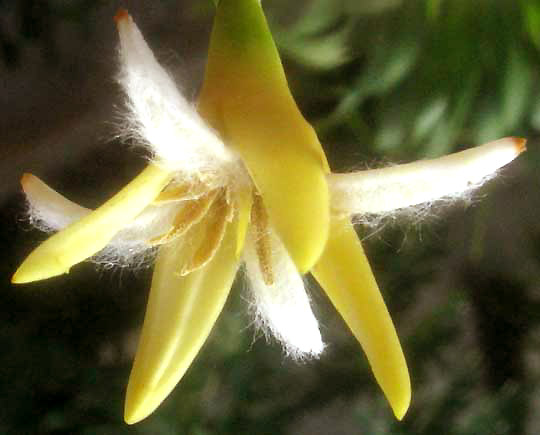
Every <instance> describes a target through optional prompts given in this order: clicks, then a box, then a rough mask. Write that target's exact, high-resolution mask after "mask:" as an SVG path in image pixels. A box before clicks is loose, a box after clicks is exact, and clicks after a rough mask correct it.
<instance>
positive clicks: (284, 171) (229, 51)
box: [199, 0, 329, 273]
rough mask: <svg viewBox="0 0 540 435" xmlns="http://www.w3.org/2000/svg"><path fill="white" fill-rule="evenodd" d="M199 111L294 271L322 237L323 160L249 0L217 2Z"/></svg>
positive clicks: (318, 248)
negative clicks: (248, 182)
mask: <svg viewBox="0 0 540 435" xmlns="http://www.w3.org/2000/svg"><path fill="white" fill-rule="evenodd" d="M199 112H200V113H201V114H202V116H203V117H204V118H205V119H206V120H207V121H208V122H210V124H211V125H212V126H213V127H214V128H216V129H217V130H218V131H219V132H220V133H221V136H222V138H223V139H224V140H225V141H226V143H227V144H229V145H230V146H231V147H232V148H234V150H236V151H237V152H238V153H239V154H240V156H241V157H242V159H243V161H244V163H245V164H246V166H247V169H248V171H249V173H250V175H251V177H252V179H253V181H254V183H255V185H256V187H257V189H258V191H259V192H260V194H261V195H262V197H263V202H264V204H265V206H266V208H267V210H268V214H269V216H270V221H271V223H272V225H273V226H274V228H275V229H276V231H277V232H278V234H279V236H280V238H281V240H282V241H283V243H284V244H285V246H286V247H287V250H288V251H289V253H290V255H291V257H292V259H293V261H294V262H295V264H296V266H297V267H298V269H299V271H300V272H301V273H305V272H307V271H308V270H309V269H310V268H311V266H312V265H313V264H314V263H315V261H316V260H317V258H318V257H319V256H320V254H321V252H322V250H323V248H324V244H325V243H326V239H327V236H328V225H329V197H328V187H327V184H326V178H325V172H327V171H328V164H327V162H326V157H325V155H324V152H323V150H322V147H321V145H320V143H319V141H318V139H317V136H316V134H315V132H314V130H313V128H312V127H311V126H310V125H309V124H308V123H307V122H306V121H305V119H304V118H303V117H302V115H301V113H300V111H299V110H298V108H297V106H296V103H295V102H294V100H293V98H292V96H291V94H290V91H289V88H288V85H287V81H286V79H285V74H284V72H283V67H282V65H281V61H280V59H279V54H278V52H277V49H276V47H275V44H274V41H273V40H272V36H271V34H270V31H269V29H268V25H267V23H266V20H265V17H264V15H263V12H262V9H261V5H260V2H259V1H257V0H234V1H231V0H221V1H220V2H219V5H218V8H217V13H216V18H215V22H214V29H213V32H212V38H211V43H210V49H209V57H208V64H207V69H206V77H205V81H204V84H203V89H202V91H201V95H200V98H199Z"/></svg>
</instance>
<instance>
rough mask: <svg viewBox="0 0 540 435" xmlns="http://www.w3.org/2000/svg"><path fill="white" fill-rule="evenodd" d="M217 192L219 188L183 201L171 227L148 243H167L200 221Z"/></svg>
mask: <svg viewBox="0 0 540 435" xmlns="http://www.w3.org/2000/svg"><path fill="white" fill-rule="evenodd" d="M218 192H219V189H216V190H212V191H210V192H209V193H207V194H206V195H203V196H201V197H200V198H197V199H192V200H187V201H185V204H184V206H183V207H182V208H181V209H180V211H179V212H178V214H177V215H176V217H175V218H174V221H173V224H172V228H171V229H170V230H169V231H168V232H167V233H166V234H163V235H162V236H158V237H154V238H153V239H150V244H152V245H163V244H164V243H168V242H170V241H171V240H172V239H174V238H176V237H178V236H181V235H182V234H184V233H185V232H186V231H187V230H189V229H190V228H191V227H192V226H193V225H195V224H196V223H198V222H200V220H201V219H202V218H203V217H204V216H205V215H206V213H208V210H209V209H210V206H211V205H212V203H213V202H214V200H215V199H216V195H217V193H218Z"/></svg>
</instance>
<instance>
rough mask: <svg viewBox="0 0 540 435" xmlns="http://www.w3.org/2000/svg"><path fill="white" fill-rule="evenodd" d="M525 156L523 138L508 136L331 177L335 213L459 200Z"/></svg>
mask: <svg viewBox="0 0 540 435" xmlns="http://www.w3.org/2000/svg"><path fill="white" fill-rule="evenodd" d="M523 151H525V139H521V138H515V137H506V138H504V139H499V140H496V141H493V142H489V143H487V144H484V145H480V146H478V147H475V148H470V149H468V150H465V151H461V152H458V153H454V154H450V155H448V156H444V157H440V158H438V159H432V160H420V161H417V162H413V163H407V164H403V165H397V166H391V167H388V168H382V169H372V170H367V171H359V172H353V173H349V174H329V175H328V185H329V188H330V191H331V197H332V209H333V211H334V212H336V213H338V214H344V215H345V214H347V215H348V214H363V213H385V212H388V211H392V210H396V209H399V208H403V207H409V206H413V205H417V204H421V203H426V202H430V201H435V200H437V199H440V198H444V197H453V196H456V195H460V194H461V193H463V192H464V191H467V190H470V189H472V188H475V187H478V186H479V185H480V184H481V183H482V182H483V181H484V180H485V179H489V177H490V176H492V175H493V174H494V173H495V172H496V171H497V170H498V169H500V168H501V167H502V166H504V165H506V164H507V163H509V162H511V161H512V160H514V159H515V158H516V157H517V156H518V155H519V154H521V153H522V152H523Z"/></svg>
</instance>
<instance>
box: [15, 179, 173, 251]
mask: <svg viewBox="0 0 540 435" xmlns="http://www.w3.org/2000/svg"><path fill="white" fill-rule="evenodd" d="M21 184H22V187H23V191H24V193H25V194H26V199H27V200H28V204H29V206H30V207H29V211H28V212H29V215H30V218H31V220H32V224H33V225H34V226H36V227H37V228H39V229H42V230H44V231H60V230H63V229H64V228H66V227H67V226H69V225H71V224H72V223H73V222H76V221H78V220H80V219H82V218H83V217H85V216H86V215H88V214H90V213H91V212H92V210H91V209H89V208H86V207H82V206H80V205H78V204H76V203H74V202H73V201H70V200H69V199H67V198H66V197H65V196H63V195H61V194H60V193H58V192H56V191H55V190H54V189H52V188H51V187H49V186H48V185H47V184H45V183H44V182H43V181H41V180H40V179H39V178H38V177H36V176H34V175H32V174H24V175H23V177H22V179H21ZM179 207H180V205H179V203H178V202H176V203H174V202H172V201H171V202H164V203H162V204H161V205H159V206H154V205H149V206H148V207H146V208H145V209H144V211H143V212H142V213H141V214H139V215H138V216H137V217H136V218H135V219H133V220H132V221H131V222H129V223H126V225H125V227H123V228H122V230H121V231H119V232H118V233H117V234H116V235H115V236H114V237H113V239H112V240H111V241H110V243H109V246H110V248H111V252H110V253H113V254H114V255H122V257H123V258H126V259H127V258H129V257H130V255H136V253H138V252H140V251H141V250H143V249H144V248H147V249H148V248H149V245H148V241H149V240H151V239H153V238H155V237H157V236H159V235H161V234H163V233H165V232H167V231H168V230H169V228H170V227H171V224H172V222H173V218H174V216H175V215H176V213H177V212H178V208H179Z"/></svg>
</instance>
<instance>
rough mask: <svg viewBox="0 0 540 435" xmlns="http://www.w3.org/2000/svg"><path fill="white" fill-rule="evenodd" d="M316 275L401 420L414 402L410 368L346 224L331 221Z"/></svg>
mask: <svg viewBox="0 0 540 435" xmlns="http://www.w3.org/2000/svg"><path fill="white" fill-rule="evenodd" d="M312 273H313V275H314V276H315V278H316V279H317V281H318V282H319V283H320V284H321V286H322V288H323V289H324V290H325V291H326V294H327V295H328V297H329V298H330V300H331V301H332V303H333V304H334V306H335V307H336V309H337V310H338V312H339V313H340V314H341V316H342V317H343V320H345V323H346V324H347V325H348V326H349V328H350V329H351V331H352V333H353V334H354V336H355V337H356V338H357V340H358V341H359V342H360V344H361V345H362V348H363V349H364V352H365V353H366V356H367V358H368V361H369V363H370V365H371V369H372V370H373V374H374V375H375V378H376V379H377V382H378V383H379V385H380V387H381V388H382V390H383V392H384V394H385V395H386V398H387V399H388V401H389V402H390V406H391V407H392V409H393V411H394V414H395V416H396V417H397V418H398V419H400V420H401V419H402V418H403V416H404V415H405V413H406V411H407V409H408V407H409V403H410V400H411V383H410V379H409V372H408V369H407V363H406V362H405V357H404V356H403V351H402V350H401V345H400V343H399V339H398V336H397V334H396V331H395V328H394V325H393V323H392V319H391V318H390V314H389V313H388V310H387V309H386V306H385V304H384V301H383V298H382V296H381V293H380V291H379V288H378V286H377V283H376V282H375V278H374V277H373V274H372V272H371V268H370V266H369V263H368V260H367V258H366V256H365V254H364V250H363V248H362V245H361V244H360V241H359V240H358V237H357V235H356V232H355V231H354V228H353V226H352V224H351V223H350V222H349V221H348V219H343V220H341V219H337V218H334V219H332V223H331V227H330V236H329V239H328V243H327V245H326V248H325V250H324V253H323V255H322V256H321V258H320V259H319V261H318V263H317V264H316V266H315V267H314V269H313V270H312Z"/></svg>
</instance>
